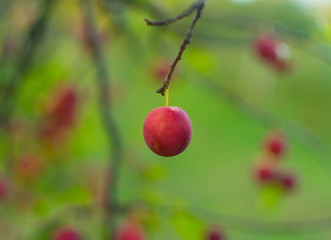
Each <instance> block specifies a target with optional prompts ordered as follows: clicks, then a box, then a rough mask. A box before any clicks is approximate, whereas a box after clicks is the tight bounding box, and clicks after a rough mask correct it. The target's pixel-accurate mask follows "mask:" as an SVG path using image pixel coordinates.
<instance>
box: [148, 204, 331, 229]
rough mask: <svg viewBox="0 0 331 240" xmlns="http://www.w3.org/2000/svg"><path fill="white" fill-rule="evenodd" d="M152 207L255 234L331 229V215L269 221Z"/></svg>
mask: <svg viewBox="0 0 331 240" xmlns="http://www.w3.org/2000/svg"><path fill="white" fill-rule="evenodd" d="M141 204H144V205H146V206H147V207H148V206H150V204H148V203H141ZM150 208H151V209H155V210H156V211H158V212H161V213H162V214H163V215H164V216H166V217H169V215H170V216H171V215H172V214H174V213H176V211H177V210H181V211H186V212H188V213H190V214H193V215H194V216H199V217H201V218H203V219H205V220H206V221H208V222H213V221H215V222H218V223H219V224H220V225H221V226H225V227H227V228H232V229H234V230H237V231H240V232H250V233H254V234H267V235H270V234H277V235H288V234H292V235H296V234H305V233H312V232H320V231H327V230H329V229H330V223H331V216H328V217H323V218H317V219H309V220H298V221H284V222H283V221H274V222H272V221H268V222H267V221H263V220H258V219H253V218H246V217H240V216H233V215H228V214H224V213H220V212H215V211H211V210H207V209H204V208H200V207H195V206H187V207H185V206H174V205H161V206H160V205H158V206H155V205H153V207H150Z"/></svg>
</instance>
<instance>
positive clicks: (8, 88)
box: [0, 0, 55, 127]
mask: <svg viewBox="0 0 331 240" xmlns="http://www.w3.org/2000/svg"><path fill="white" fill-rule="evenodd" d="M54 2H55V1H54V0H44V1H41V5H40V10H39V11H40V15H39V17H38V19H37V20H36V21H35V23H34V24H33V25H32V26H31V28H30V30H29V31H28V33H27V35H26V38H25V40H24V42H23V45H22V48H21V49H22V52H21V55H20V57H19V59H18V62H17V67H16V70H15V73H14V74H13V75H12V76H11V77H10V78H9V79H8V80H7V79H1V80H0V82H2V83H5V84H2V85H1V86H0V102H1V104H2V106H1V108H0V125H2V126H3V127H5V126H6V124H7V121H8V118H9V115H10V112H11V111H12V108H13V107H14V103H13V101H14V97H15V93H16V91H17V89H18V87H19V86H21V85H22V82H23V75H24V74H25V73H26V71H27V70H28V68H29V67H30V65H31V63H32V58H33V56H34V54H35V52H36V49H37V47H38V46H40V42H41V40H42V37H43V36H44V33H45V29H46V24H47V22H48V18H49V15H50V12H51V7H52V4H54Z"/></svg>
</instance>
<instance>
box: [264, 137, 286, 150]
mask: <svg viewBox="0 0 331 240" xmlns="http://www.w3.org/2000/svg"><path fill="white" fill-rule="evenodd" d="M265 149H266V151H267V152H269V153H272V154H273V155H275V156H281V155H283V154H284V153H285V151H286V139H285V137H284V136H283V135H282V134H281V133H272V134H269V136H268V137H267V139H266V140H265Z"/></svg>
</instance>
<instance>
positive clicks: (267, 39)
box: [256, 36, 277, 62]
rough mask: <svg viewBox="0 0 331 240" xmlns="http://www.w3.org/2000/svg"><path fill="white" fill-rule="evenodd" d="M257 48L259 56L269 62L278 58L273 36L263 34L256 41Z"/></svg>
mask: <svg viewBox="0 0 331 240" xmlns="http://www.w3.org/2000/svg"><path fill="white" fill-rule="evenodd" d="M256 50H257V53H258V54H259V56H260V57H261V58H263V59H265V60H267V61H269V62H274V61H275V60H276V57H277V55H276V43H275V40H274V39H273V37H271V36H263V37H260V38H259V39H257V41H256Z"/></svg>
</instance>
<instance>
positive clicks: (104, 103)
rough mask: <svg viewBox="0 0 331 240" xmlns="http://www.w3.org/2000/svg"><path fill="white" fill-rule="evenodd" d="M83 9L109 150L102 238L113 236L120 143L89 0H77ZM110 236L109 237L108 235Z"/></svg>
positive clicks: (106, 72)
mask: <svg viewBox="0 0 331 240" xmlns="http://www.w3.org/2000/svg"><path fill="white" fill-rule="evenodd" d="M81 3H82V8H83V17H84V20H85V23H86V25H87V38H88V41H89V43H90V46H91V49H92V58H93V61H94V65H95V68H96V71H97V79H96V81H97V87H98V92H99V108H100V113H101V118H102V121H103V125H104V127H105V129H106V134H107V137H108V139H109V141H110V146H109V147H110V149H112V152H111V156H110V159H109V161H110V163H109V172H108V174H107V176H106V179H105V181H106V184H105V185H106V188H105V191H106V194H105V212H104V214H105V216H104V229H105V232H104V239H106V240H109V239H115V230H116V229H115V228H116V222H115V221H116V212H117V211H114V208H116V206H117V205H118V203H117V199H116V197H117V183H118V178H119V168H120V163H121V161H122V155H123V154H122V142H121V138H120V134H119V130H118V128H117V124H116V123H115V119H114V116H113V111H112V108H113V104H112V102H111V98H110V84H109V79H110V77H109V72H108V66H106V61H105V58H104V55H103V52H102V48H101V46H100V44H99V42H98V36H97V31H96V27H95V23H94V21H95V19H94V15H93V8H92V4H91V2H90V0H81ZM109 235H110V236H109Z"/></svg>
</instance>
